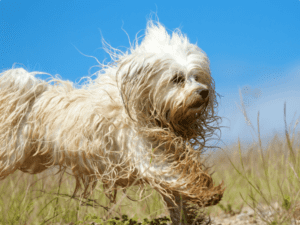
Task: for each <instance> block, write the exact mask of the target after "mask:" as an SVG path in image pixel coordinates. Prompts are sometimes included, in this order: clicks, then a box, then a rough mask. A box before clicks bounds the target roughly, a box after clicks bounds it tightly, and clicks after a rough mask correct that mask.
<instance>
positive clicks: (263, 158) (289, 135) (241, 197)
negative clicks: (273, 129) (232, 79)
mask: <svg viewBox="0 0 300 225" xmlns="http://www.w3.org/2000/svg"><path fill="white" fill-rule="evenodd" d="M242 108H243V113H244V116H245V119H246V122H247V123H248V124H249V126H250V127H251V128H252V129H253V131H254V133H255V134H256V136H257V140H256V141H253V143H252V145H251V146H250V147H248V148H247V149H244V148H243V145H242V144H241V143H240V141H239V140H238V141H237V143H236V144H234V145H232V146H231V147H229V148H228V149H223V150H220V151H218V152H214V154H213V155H212V164H213V165H214V166H213V169H214V171H215V173H214V175H213V179H214V180H215V181H216V182H219V181H220V180H224V182H225V184H226V186H227V188H226V192H225V194H224V197H223V199H222V201H221V202H220V204H219V206H220V207H219V208H221V209H222V210H223V211H226V212H227V213H231V214H235V213H236V212H240V211H241V210H242V207H243V206H247V205H248V206H249V207H251V208H252V209H253V210H254V212H255V213H256V216H258V217H260V219H261V220H263V221H264V222H265V223H266V224H272V225H275V224H291V222H292V221H294V220H296V219H297V220H300V201H299V193H300V179H299V176H300V168H299V162H300V157H299V150H300V147H299V140H300V133H299V132H298V133H296V132H295V130H296V127H297V125H298V122H299V120H297V121H296V122H295V124H294V126H293V127H292V126H289V127H288V126H287V121H286V105H284V122H285V128H284V129H285V136H280V135H279V134H275V135H274V137H273V139H272V140H271V141H270V142H269V143H268V145H267V147H263V146H262V140H261V137H260V123H259V113H258V115H257V130H254V126H253V124H252V123H251V121H250V120H249V118H248V116H247V113H246V112H245V107H244V106H243V104H242ZM261 206H267V207H268V210H270V211H271V212H272V215H271V216H270V215H266V214H263V213H262V211H261ZM218 211H220V210H218V209H216V208H213V209H209V210H208V212H209V213H218Z"/></svg>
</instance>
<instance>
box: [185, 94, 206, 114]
mask: <svg viewBox="0 0 300 225" xmlns="http://www.w3.org/2000/svg"><path fill="white" fill-rule="evenodd" d="M195 95H196V96H195ZM208 101H209V90H208V89H198V90H197V91H195V94H194V95H193V101H192V103H191V104H190V105H189V108H190V109H192V110H196V111H201V110H202V109H203V108H204V107H206V106H207V103H208Z"/></svg>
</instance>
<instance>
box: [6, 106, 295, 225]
mask: <svg viewBox="0 0 300 225" xmlns="http://www.w3.org/2000/svg"><path fill="white" fill-rule="evenodd" d="M244 113H245V112H244ZM245 115H246V113H245ZM245 118H246V119H247V115H246V116H245ZM258 118H259V117H258ZM257 124H258V126H257V127H258V129H257V131H256V133H257V141H256V142H253V144H252V145H251V146H250V147H247V149H244V147H243V146H244V145H243V144H241V143H240V142H239V141H237V143H236V144H235V145H232V146H230V147H228V149H225V150H219V151H217V152H214V153H213V154H212V155H211V156H210V158H209V160H207V163H208V164H211V165H212V166H213V167H212V169H213V170H214V171H215V173H214V174H213V176H212V177H213V179H214V181H215V183H220V182H221V181H222V180H224V183H225V185H226V191H225V194H224V196H223V199H222V201H221V202H220V203H219V206H220V207H218V206H213V207H208V208H207V213H208V214H217V213H219V212H220V211H222V210H221V207H222V208H223V210H226V211H227V212H228V213H231V214H234V213H235V212H239V211H240V210H241V208H242V206H247V205H248V206H250V207H251V208H253V209H254V210H255V211H256V213H257V216H261V217H262V219H263V220H264V221H265V222H266V224H272V225H275V224H290V223H291V221H292V220H293V219H300V210H299V208H300V204H299V203H300V201H299V192H300V191H299V190H300V178H299V176H300V167H299V163H300V157H299V150H300V145H299V140H300V139H299V138H300V133H295V127H296V126H297V125H298V122H296V123H295V124H294V126H293V127H292V126H290V127H288V126H287V125H286V128H285V131H286V133H285V136H280V135H275V136H274V137H273V139H272V141H270V142H269V143H268V145H267V147H263V146H262V144H261V140H260V135H259V120H258V121H257ZM286 124H287V123H286ZM251 126H252V124H251ZM252 128H253V126H252ZM253 129H254V128H253ZM60 179H61V178H60V175H59V174H58V175H55V176H54V175H51V174H50V172H48V173H41V174H38V175H28V174H24V173H21V172H17V173H15V174H13V175H10V176H9V177H8V178H7V179H5V180H3V181H1V183H0V191H1V195H0V224H52V223H59V224H68V223H71V222H73V223H74V222H76V221H80V220H84V219H86V218H87V215H89V216H90V217H91V216H94V218H96V217H98V218H108V217H113V216H120V215H122V214H127V215H128V216H129V217H134V218H139V219H142V218H145V217H147V218H149V219H153V218H155V217H157V216H160V215H166V214H167V210H166V209H165V208H164V206H163V204H162V200H161V197H160V196H159V195H158V194H157V193H156V192H155V191H153V193H152V195H151V197H149V198H146V199H145V200H143V201H141V202H133V201H130V200H129V199H127V198H122V195H123V193H122V192H121V193H118V196H117V202H118V201H119V200H120V199H122V200H121V202H120V203H119V204H117V206H116V207H112V206H113V203H111V202H109V200H108V198H106V196H105V195H104V194H103V192H102V188H101V186H100V185H98V187H97V188H96V190H95V191H94V193H93V199H94V200H95V201H88V202H87V201H85V200H83V199H80V198H73V199H72V198H71V194H72V193H73V188H74V186H75V179H74V178H72V177H71V176H70V175H68V174H66V173H65V174H64V176H63V177H62V180H60ZM60 181H61V182H60ZM149 190H150V187H149ZM128 193H129V195H130V196H131V197H133V198H135V199H137V198H138V196H135V193H136V191H135V189H134V188H132V189H131V190H129V191H128ZM148 194H150V192H147V191H146V193H145V194H144V195H143V196H147V195H148ZM273 203H277V204H278V205H279V207H274V204H273ZM84 204H89V205H90V206H93V207H90V206H86V205H84ZM260 204H263V205H266V206H269V207H270V210H272V211H274V212H276V213H275V216H273V217H268V218H267V217H264V216H263V215H261V214H260V213H259V210H258V208H259V207H258V206H259V205H260ZM102 206H103V207H102ZM105 207H107V208H105ZM112 208H114V210H113V211H111V214H109V213H108V212H109V209H112Z"/></svg>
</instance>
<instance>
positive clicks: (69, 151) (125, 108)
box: [0, 21, 223, 206]
mask: <svg viewBox="0 0 300 225" xmlns="http://www.w3.org/2000/svg"><path fill="white" fill-rule="evenodd" d="M106 47H107V49H106V50H107V52H108V53H109V54H110V55H111V57H112V59H113V61H112V62H111V64H108V65H102V70H101V71H99V72H98V73H97V78H96V79H95V80H92V79H88V81H87V82H86V84H85V85H82V86H81V88H79V89H78V88H75V86H74V84H73V83H72V82H69V81H62V80H60V79H56V78H53V79H51V80H50V81H49V82H46V81H43V80H40V79H38V78H36V77H35V75H36V74H39V72H28V71H26V70H25V69H22V68H17V69H10V70H7V71H4V72H3V73H1V76H0V176H1V178H2V179H4V178H5V177H7V176H8V175H9V174H12V173H13V172H14V171H16V170H18V169H19V170H21V171H23V172H28V173H32V174H35V173H40V172H42V171H44V170H46V169H48V168H51V167H53V166H60V167H61V168H68V169H70V170H71V171H72V173H73V174H74V176H75V177H76V180H77V185H76V190H75V192H76V191H77V189H78V188H79V186H80V182H81V181H82V182H83V184H84V190H85V194H87V189H88V188H89V186H90V185H92V186H93V187H92V189H93V188H94V187H95V185H96V181H98V180H100V181H101V182H102V183H103V184H104V186H105V187H107V188H109V190H115V189H116V188H117V187H118V186H119V187H122V188H126V187H128V186H130V185H143V184H146V183H148V184H150V185H151V186H152V187H153V188H155V189H156V190H158V191H159V192H160V193H161V194H163V195H165V196H170V197H171V198H172V199H173V195H176V194H181V195H182V196H183V197H184V199H187V200H189V201H191V202H194V203H197V204H199V205H205V206H207V205H212V204H216V203H217V202H218V201H219V200H220V199H221V197H222V194H223V191H222V188H221V187H222V186H221V185H220V186H217V187H214V185H213V182H212V179H211V177H210V175H209V174H208V173H207V172H206V171H204V170H203V168H202V164H201V162H200V154H201V152H202V150H203V149H204V148H205V147H206V140H207V138H210V137H211V136H212V135H213V133H214V131H215V129H216V128H218V123H217V121H218V117H217V116H216V115H215V108H216V106H217V102H216V94H215V90H214V82H213V79H212V77H211V73H210V69H209V61H208V58H207V56H206V54H205V53H204V52H203V51H202V50H201V49H199V48H198V47H197V46H196V45H194V44H191V43H190V42H189V40H188V39H187V37H186V36H184V35H183V34H182V33H181V32H180V31H179V30H176V31H174V32H173V33H172V34H171V35H169V34H168V33H167V31H166V30H165V28H164V27H163V26H162V25H161V24H160V23H158V22H157V23H155V22H153V21H149V22H148V26H147V29H146V33H145V37H144V39H143V40H142V42H141V43H138V40H136V43H135V44H134V45H132V46H131V48H130V49H128V51H127V52H126V53H123V52H121V51H119V50H117V49H113V48H111V47H109V46H108V45H106Z"/></svg>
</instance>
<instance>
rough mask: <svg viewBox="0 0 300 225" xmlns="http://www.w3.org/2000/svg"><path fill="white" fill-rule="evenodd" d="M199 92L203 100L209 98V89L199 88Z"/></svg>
mask: <svg viewBox="0 0 300 225" xmlns="http://www.w3.org/2000/svg"><path fill="white" fill-rule="evenodd" d="M197 93H198V94H199V95H200V96H201V97H202V99H203V101H205V100H207V97H208V94H209V90H207V89H199V90H197Z"/></svg>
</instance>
